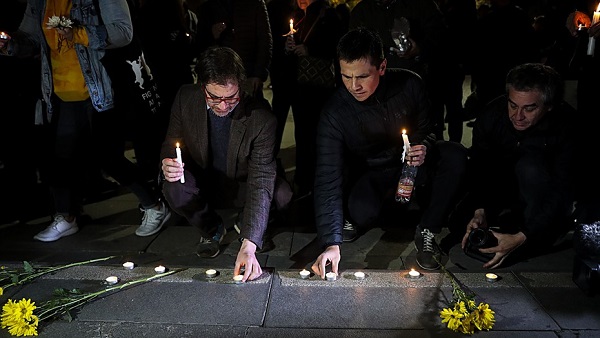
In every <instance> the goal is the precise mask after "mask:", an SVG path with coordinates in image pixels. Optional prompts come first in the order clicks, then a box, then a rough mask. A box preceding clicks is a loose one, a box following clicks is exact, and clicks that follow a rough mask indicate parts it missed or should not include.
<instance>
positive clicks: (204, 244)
mask: <svg viewBox="0 0 600 338" xmlns="http://www.w3.org/2000/svg"><path fill="white" fill-rule="evenodd" d="M226 233H227V230H225V227H224V226H223V224H219V225H218V226H217V233H216V234H215V235H214V236H213V237H212V238H205V237H200V243H198V251H196V254H197V255H198V256H199V257H202V258H214V257H217V255H219V253H220V252H221V242H222V241H223V238H224V237H225V234H226Z"/></svg>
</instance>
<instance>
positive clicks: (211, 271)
mask: <svg viewBox="0 0 600 338" xmlns="http://www.w3.org/2000/svg"><path fill="white" fill-rule="evenodd" d="M205 273H206V277H208V278H213V277H215V276H216V275H217V270H215V269H208V270H206V272H205Z"/></svg>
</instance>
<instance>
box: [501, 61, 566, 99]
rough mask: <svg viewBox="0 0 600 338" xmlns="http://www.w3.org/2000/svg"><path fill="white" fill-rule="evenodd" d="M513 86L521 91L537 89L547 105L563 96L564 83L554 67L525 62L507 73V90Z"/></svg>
mask: <svg viewBox="0 0 600 338" xmlns="http://www.w3.org/2000/svg"><path fill="white" fill-rule="evenodd" d="M510 88H512V89H514V90H517V91H520V92H530V91H534V90H537V91H539V92H540V93H541V94H542V99H543V101H544V104H545V105H554V104H556V103H559V102H560V101H561V100H562V98H563V83H562V79H561V78H560V75H559V74H558V72H557V71H556V70H554V69H553V68H552V67H549V66H546V65H543V64H541V63H524V64H522V65H518V66H516V67H514V68H513V69H511V70H510V71H509V72H508V74H507V75H506V92H507V93H508V90H509V89H510Z"/></svg>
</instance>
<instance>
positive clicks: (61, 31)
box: [56, 27, 73, 41]
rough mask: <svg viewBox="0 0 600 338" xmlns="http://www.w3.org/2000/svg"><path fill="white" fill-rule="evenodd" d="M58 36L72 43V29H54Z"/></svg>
mask: <svg viewBox="0 0 600 338" xmlns="http://www.w3.org/2000/svg"><path fill="white" fill-rule="evenodd" d="M56 32H57V33H58V35H60V36H62V37H63V38H64V39H66V40H67V41H73V28H71V27H56Z"/></svg>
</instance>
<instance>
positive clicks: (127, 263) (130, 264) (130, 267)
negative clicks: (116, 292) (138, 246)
mask: <svg viewBox="0 0 600 338" xmlns="http://www.w3.org/2000/svg"><path fill="white" fill-rule="evenodd" d="M134 266H135V264H133V262H125V263H123V267H124V268H125V269H127V270H131V269H133V267H134Z"/></svg>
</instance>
